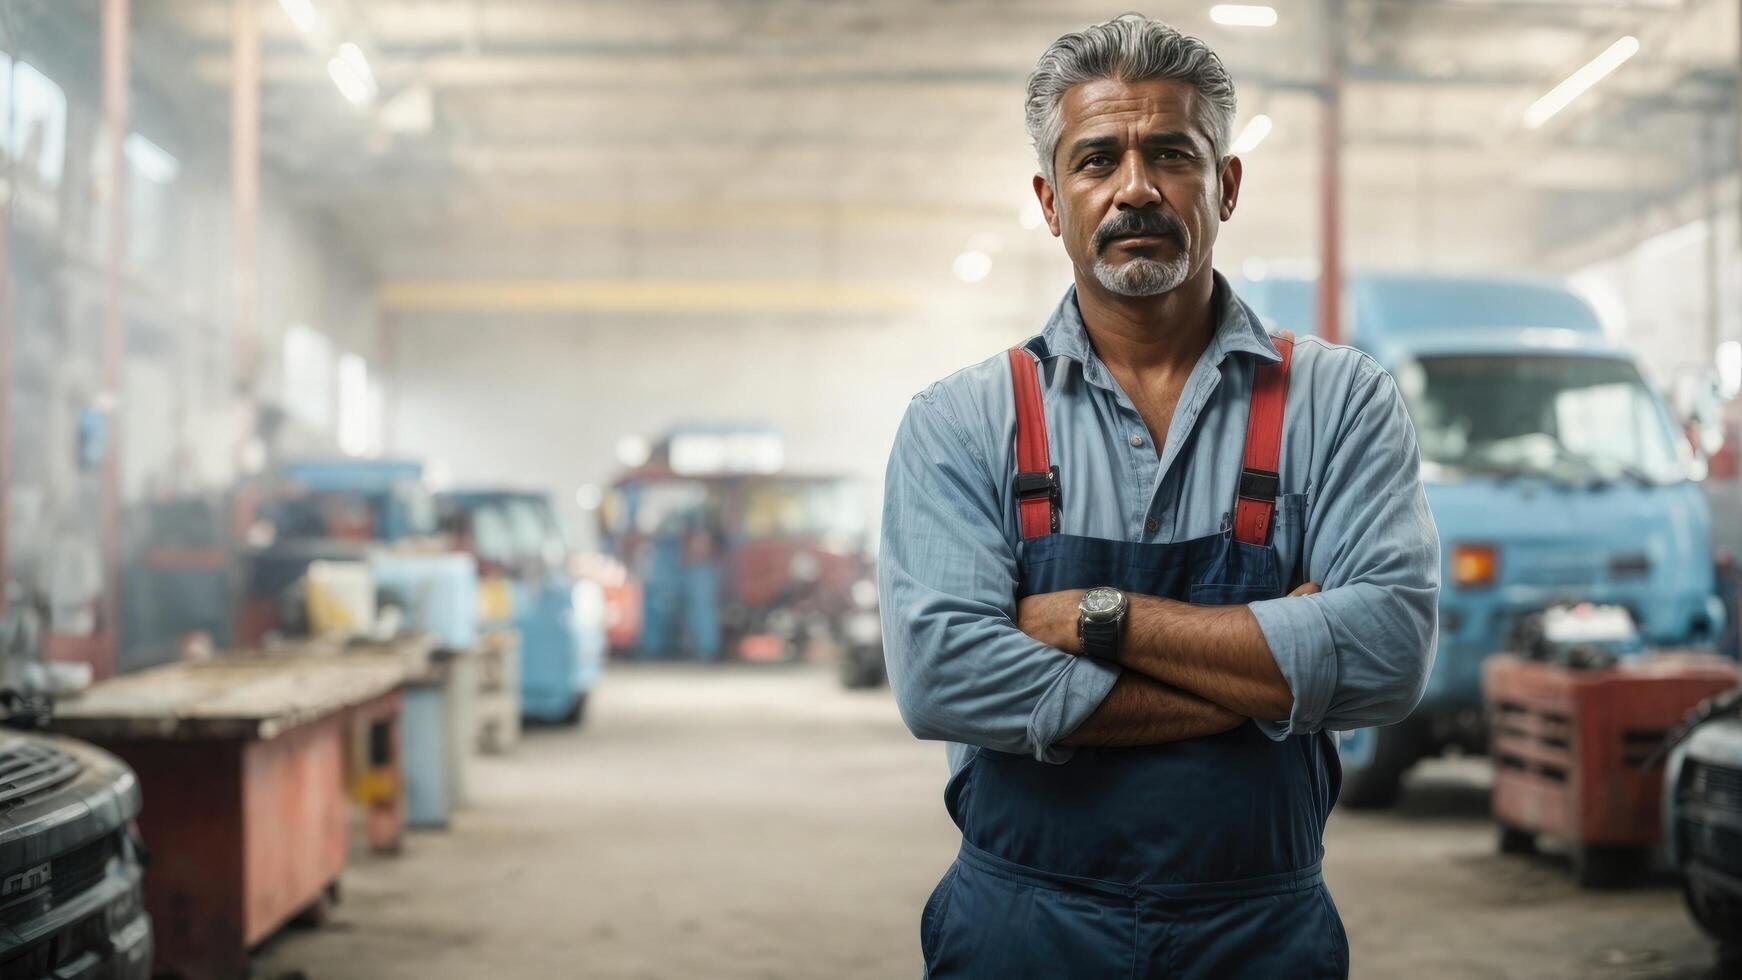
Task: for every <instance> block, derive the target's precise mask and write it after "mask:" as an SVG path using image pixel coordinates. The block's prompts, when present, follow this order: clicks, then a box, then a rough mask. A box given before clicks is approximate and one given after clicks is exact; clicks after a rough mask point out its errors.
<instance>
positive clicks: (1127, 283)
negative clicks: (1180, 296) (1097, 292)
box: [1095, 252, 1192, 296]
mask: <svg viewBox="0 0 1742 980" xmlns="http://www.w3.org/2000/svg"><path fill="white" fill-rule="evenodd" d="M1191 271H1192V270H1191V258H1190V257H1189V256H1187V255H1186V254H1185V253H1184V252H1181V253H1180V254H1178V255H1176V256H1174V257H1173V258H1171V259H1167V260H1165V261H1163V260H1158V259H1148V258H1143V257H1141V256H1139V257H1136V258H1131V259H1127V260H1126V261H1125V262H1123V263H1121V264H1119V265H1114V264H1113V263H1111V262H1108V261H1107V260H1106V259H1096V260H1095V279H1096V280H1098V281H1099V282H1100V283H1101V286H1102V287H1103V288H1104V289H1106V290H1107V291H1108V292H1110V293H1115V294H1117V295H1120V296H1160V295H1161V294H1162V293H1165V292H1169V291H1171V290H1174V289H1178V288H1179V286H1180V284H1181V283H1183V282H1185V281H1186V276H1188V275H1190V274H1191Z"/></svg>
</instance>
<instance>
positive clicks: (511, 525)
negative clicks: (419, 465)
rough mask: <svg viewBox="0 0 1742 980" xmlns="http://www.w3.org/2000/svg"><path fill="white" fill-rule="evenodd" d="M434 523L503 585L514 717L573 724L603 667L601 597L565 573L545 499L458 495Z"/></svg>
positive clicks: (559, 537) (558, 531) (443, 501)
mask: <svg viewBox="0 0 1742 980" xmlns="http://www.w3.org/2000/svg"><path fill="white" fill-rule="evenodd" d="M438 507H439V508H440V510H441V513H442V521H443V523H444V525H445V526H446V527H447V529H448V530H449V531H451V532H453V533H454V534H456V536H457V537H458V538H459V539H460V541H461V547H463V548H465V549H467V550H470V551H471V552H472V554H473V555H474V556H476V557H477V559H478V565H479V567H480V569H482V570H483V571H484V573H485V574H490V573H497V574H506V575H508V576H509V578H510V580H511V591H512V595H513V600H514V617H515V627H516V628H517V629H518V630H519V631H520V713H521V715H522V716H524V717H526V718H529V719H532V720H534V721H542V722H562V723H564V724H578V723H579V722H580V720H581V718H582V716H583V713H584V711H585V709H586V703H587V693H588V692H589V691H591V690H592V689H593V687H594V685H596V684H597V683H598V681H599V677H600V675H601V674H602V673H603V672H604V667H605V648H606V640H605V598H604V592H603V590H602V589H601V588H600V587H599V585H598V584H597V583H594V582H590V581H586V580H576V579H575V578H574V577H573V576H571V575H570V574H569V571H568V545H567V542H566V540H565V539H564V536H563V533H562V528H561V526H560V524H559V523H558V521H557V517H556V512H555V510H554V509H552V507H551V503H550V498H549V497H547V496H546V495H544V494H542V493H535V492H530V491H521V490H494V489H491V490H481V489H474V490H461V491H455V492H452V493H444V494H442V495H441V496H440V497H439V498H438Z"/></svg>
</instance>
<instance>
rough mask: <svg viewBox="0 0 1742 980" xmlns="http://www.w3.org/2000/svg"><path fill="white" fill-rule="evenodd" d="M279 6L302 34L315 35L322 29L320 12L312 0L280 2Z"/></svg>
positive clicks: (281, 0) (283, 0)
mask: <svg viewBox="0 0 1742 980" xmlns="http://www.w3.org/2000/svg"><path fill="white" fill-rule="evenodd" d="M278 5H279V6H280V7H283V8H284V13H285V16H287V17H289V18H290V22H291V23H292V24H295V25H296V29H297V30H299V31H301V32H302V33H304V34H314V33H315V32H317V31H319V30H320V29H321V15H320V12H319V11H317V10H316V9H315V5H314V4H313V3H312V2H310V0H278Z"/></svg>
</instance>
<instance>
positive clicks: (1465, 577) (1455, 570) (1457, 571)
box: [1452, 544, 1500, 589]
mask: <svg viewBox="0 0 1742 980" xmlns="http://www.w3.org/2000/svg"><path fill="white" fill-rule="evenodd" d="M1499 577H1500V549H1499V548H1498V547H1496V546H1494V545H1491V544H1460V545H1455V546H1453V548H1452V584H1453V585H1456V586H1457V587H1458V588H1460V589H1480V588H1483V587H1485V586H1489V585H1493V584H1494V580H1495V579H1497V578H1499Z"/></svg>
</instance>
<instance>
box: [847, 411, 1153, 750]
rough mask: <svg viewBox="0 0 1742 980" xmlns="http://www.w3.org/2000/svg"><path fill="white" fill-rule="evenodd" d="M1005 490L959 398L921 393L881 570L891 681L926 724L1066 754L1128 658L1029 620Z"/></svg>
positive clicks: (890, 487) (903, 442)
mask: <svg viewBox="0 0 1742 980" xmlns="http://www.w3.org/2000/svg"><path fill="white" fill-rule="evenodd" d="M934 390H935V389H934ZM1000 494H1001V490H1000V483H999V481H996V480H994V479H993V477H992V474H991V471H990V468H989V465H988V463H987V461H986V459H985V457H984V455H983V454H981V453H979V452H976V451H975V450H974V449H973V447H972V444H971V442H970V441H969V440H968V438H967V437H966V436H965V434H964V433H963V430H962V428H961V426H960V425H959V424H958V423H957V420H956V419H955V418H954V417H953V416H952V415H951V413H950V412H949V410H948V409H947V408H946V407H945V406H944V405H942V404H939V403H938V402H937V401H935V400H934V399H933V397H932V394H931V392H927V393H924V394H921V395H919V396H918V397H916V398H915V399H914V400H913V402H912V403H911V404H910V405H909V406H908V410H907V415H906V417H905V418H904V419H903V420H902V423H901V428H900V430H899V432H898V433H897V435H896V438H895V445H894V448H893V450H892V451H891V453H890V456H889V469H888V474H887V477H886V482H885V485H884V505H883V545H882V550H881V553H880V554H879V557H878V578H879V583H878V584H879V592H880V596H881V603H882V615H883V641H884V654H885V657H886V658H887V660H888V664H889V680H890V686H891V687H892V688H893V689H894V691H895V698H896V703H897V704H898V705H899V706H900V708H901V716H902V719H903V720H904V721H905V722H906V723H907V727H908V728H909V729H910V730H912V732H913V733H914V734H915V735H916V736H918V737H920V738H923V739H939V740H945V741H951V742H961V743H965V744H968V745H977V746H981V747H984V748H989V749H995V750H998V751H1001V752H1012V753H1020V754H1024V755H1030V756H1033V757H1034V758H1037V759H1040V760H1042V761H1047V762H1063V761H1064V760H1065V759H1067V758H1069V757H1070V749H1069V748H1066V747H1063V746H1058V745H1056V743H1057V742H1058V740H1060V739H1062V738H1064V737H1065V736H1067V735H1069V734H1070V733H1071V732H1073V731H1075V730H1076V728H1077V726H1079V725H1081V724H1082V723H1083V721H1084V720H1085V719H1087V718H1088V717H1089V715H1090V714H1092V713H1093V712H1094V710H1095V708H1096V707H1097V706H1099V705H1100V703H1101V700H1102V699H1103V698H1105V697H1106V696H1107V692H1108V691H1110V690H1111V689H1112V687H1113V684H1114V682H1115V681H1116V680H1117V679H1118V676H1119V668H1118V667H1116V666H1113V665H1110V664H1105V663H1102V662H1100V661H1096V660H1092V659H1090V658H1086V657H1073V656H1071V655H1070V654H1067V653H1065V652H1063V651H1061V650H1058V649H1056V648H1054V647H1051V646H1048V645H1046V644H1044V643H1040V642H1038V641H1036V640H1033V639H1030V638H1029V637H1028V635H1027V634H1025V633H1023V632H1022V631H1021V630H1020V629H1018V628H1017V626H1016V623H1015V618H1014V617H1015V611H1016V595H1015V590H1016V581H1017V559H1016V554H1015V552H1014V549H1013V546H1012V544H1011V541H1010V537H1009V534H1008V533H1007V532H1006V530H1005V516H1004V508H1003V506H1002V504H1003V501H1002V498H1001V496H1000Z"/></svg>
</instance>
